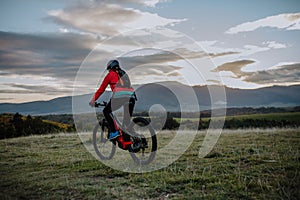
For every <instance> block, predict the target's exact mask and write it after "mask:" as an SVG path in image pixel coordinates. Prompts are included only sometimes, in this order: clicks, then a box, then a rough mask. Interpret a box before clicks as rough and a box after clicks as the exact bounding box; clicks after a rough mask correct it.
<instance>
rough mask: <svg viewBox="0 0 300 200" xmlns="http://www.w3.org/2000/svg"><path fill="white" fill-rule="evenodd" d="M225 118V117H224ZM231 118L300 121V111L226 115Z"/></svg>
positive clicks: (192, 119)
mask: <svg viewBox="0 0 300 200" xmlns="http://www.w3.org/2000/svg"><path fill="white" fill-rule="evenodd" d="M218 118H221V117H214V119H218ZM222 118H223V117H222ZM209 119H211V118H210V117H203V118H201V120H203V121H208V120H209ZM230 119H238V120H244V119H254V120H255V119H257V120H262V119H265V120H287V121H293V122H295V121H300V112H285V113H265V114H248V115H234V116H226V120H230ZM175 120H176V121H177V122H180V120H183V121H186V120H190V121H196V122H198V121H199V118H175Z"/></svg>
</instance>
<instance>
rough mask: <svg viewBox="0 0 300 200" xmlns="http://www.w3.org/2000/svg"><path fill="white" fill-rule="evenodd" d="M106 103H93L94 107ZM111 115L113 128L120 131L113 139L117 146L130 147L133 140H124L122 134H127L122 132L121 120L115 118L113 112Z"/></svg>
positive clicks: (125, 148)
mask: <svg viewBox="0 0 300 200" xmlns="http://www.w3.org/2000/svg"><path fill="white" fill-rule="evenodd" d="M106 105H107V102H103V104H101V103H95V107H100V106H106ZM111 117H112V119H113V121H114V126H115V129H116V130H118V131H119V133H120V136H119V137H117V138H116V139H115V140H114V141H117V143H118V146H119V147H120V148H121V149H124V150H128V148H129V147H130V145H132V144H133V142H132V141H125V138H124V134H127V133H126V132H124V130H123V126H122V124H121V122H120V121H119V120H118V119H117V117H116V116H115V115H114V114H113V113H111ZM121 127H122V128H121ZM129 135H130V134H129Z"/></svg>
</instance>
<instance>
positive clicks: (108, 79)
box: [89, 60, 136, 140]
mask: <svg viewBox="0 0 300 200" xmlns="http://www.w3.org/2000/svg"><path fill="white" fill-rule="evenodd" d="M106 69H107V70H108V71H109V72H108V74H107V75H106V76H105V78H104V80H103V81H102V83H101V85H100V87H99V89H98V90H97V91H96V93H95V94H94V96H93V97H92V99H91V101H90V103H89V104H90V106H94V105H95V101H96V100H97V99H98V98H99V97H100V96H101V94H103V92H104V91H105V89H106V87H107V86H108V85H110V88H111V90H112V92H113V95H112V97H111V99H110V101H109V102H108V104H107V105H106V106H105V108H104V109H103V114H104V117H105V119H106V120H107V122H108V126H109V129H110V134H109V140H113V139H115V138H117V137H119V136H120V133H119V131H118V130H116V127H115V124H114V119H113V117H112V112H113V111H115V110H118V109H119V108H121V107H122V106H123V109H124V116H123V123H124V124H125V125H128V124H129V123H130V117H131V116H132V112H133V109H134V105H135V101H136V95H135V92H134V89H133V88H132V87H131V82H130V79H129V77H128V75H127V74H126V72H125V71H124V70H122V69H121V67H120V64H119V61H118V60H111V61H109V62H108V63H107V67H106Z"/></svg>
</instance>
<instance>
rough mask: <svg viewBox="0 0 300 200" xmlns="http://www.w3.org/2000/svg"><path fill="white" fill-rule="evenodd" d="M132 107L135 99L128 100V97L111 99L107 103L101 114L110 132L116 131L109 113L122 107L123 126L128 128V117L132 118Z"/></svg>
mask: <svg viewBox="0 0 300 200" xmlns="http://www.w3.org/2000/svg"><path fill="white" fill-rule="evenodd" d="M134 105H135V98H128V97H121V98H112V99H111V100H110V101H109V102H108V104H107V105H106V106H105V108H104V109H103V114H104V117H105V119H106V120H107V122H108V126H109V129H110V132H115V131H116V128H115V125H114V120H113V118H112V116H111V113H112V112H113V111H115V110H118V109H119V108H121V107H122V106H123V110H124V116H123V124H125V126H128V125H129V123H130V117H131V116H132V113H133V109H134Z"/></svg>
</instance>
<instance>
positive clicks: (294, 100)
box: [0, 82, 300, 115]
mask: <svg viewBox="0 0 300 200" xmlns="http://www.w3.org/2000/svg"><path fill="white" fill-rule="evenodd" d="M210 87H211V88H212V89H213V90H214V91H220V90H221V89H222V87H220V86H210ZM137 88H138V89H137V91H136V93H137V97H138V101H137V102H136V107H135V111H136V112H142V111H148V110H149V109H150V108H151V107H152V106H153V105H155V104H160V105H162V107H164V109H165V110H167V111H170V112H178V111H180V109H181V110H182V111H184V112H190V111H195V110H193V109H194V107H195V105H194V103H195V102H194V101H192V100H191V98H190V96H191V93H192V92H193V91H195V94H196V96H197V100H198V102H196V103H198V105H199V106H200V109H201V110H209V109H210V108H211V107H210V105H211V102H210V101H211V100H210V94H209V90H208V88H207V87H206V86H193V87H189V86H186V85H183V84H180V83H178V82H163V83H153V84H146V85H143V86H140V87H137ZM174 91H175V94H174ZM225 91H226V98H227V107H228V108H229V107H230V108H237V107H253V108H258V107H287V106H298V105H300V92H299V91H300V85H294V86H272V87H266V88H259V89H234V88H228V87H225ZM110 94H111V93H110V92H105V94H104V95H103V97H101V99H100V100H99V101H102V100H108V99H109V97H110ZM91 96H92V94H86V95H81V96H75V97H73V98H72V97H71V96H68V97H61V98H56V99H52V100H50V101H35V102H29V103H18V104H15V103H2V104H0V113H16V112H19V113H21V114H24V115H28V114H30V115H46V114H71V113H72V111H75V112H76V113H85V112H92V111H93V108H90V107H89V105H88V102H89V100H90V98H91ZM178 97H179V99H181V101H180V102H181V103H179V100H178ZM217 100H218V99H217ZM220 101H222V100H220ZM221 103H225V102H221ZM72 104H73V105H74V110H72ZM180 106H181V107H180Z"/></svg>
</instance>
